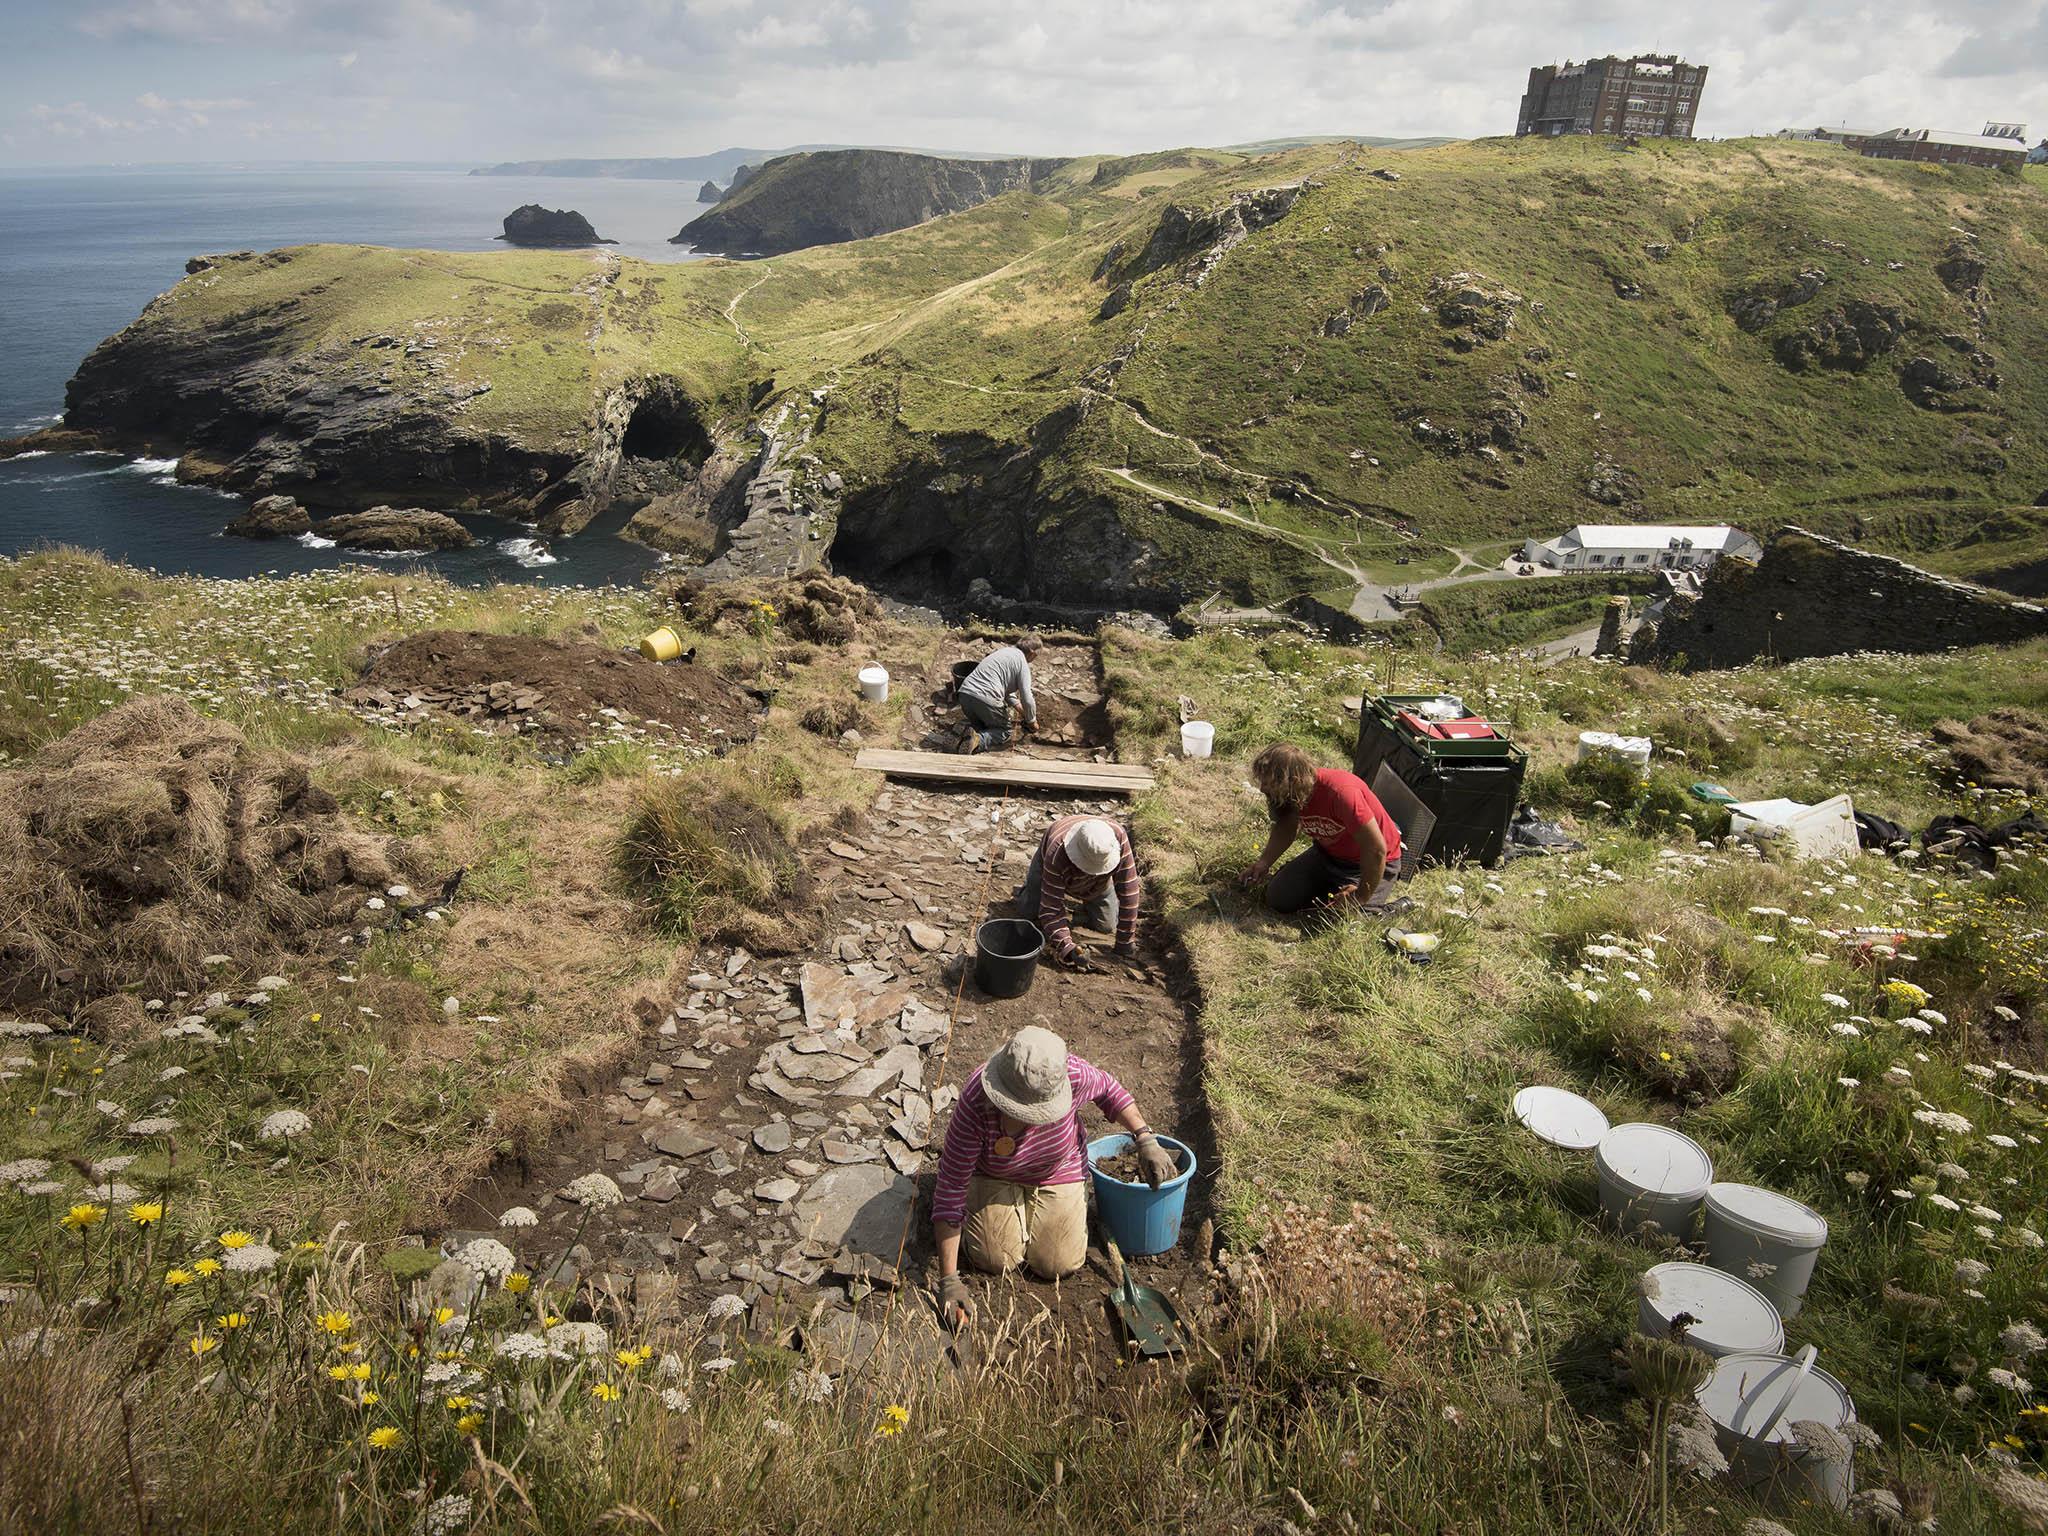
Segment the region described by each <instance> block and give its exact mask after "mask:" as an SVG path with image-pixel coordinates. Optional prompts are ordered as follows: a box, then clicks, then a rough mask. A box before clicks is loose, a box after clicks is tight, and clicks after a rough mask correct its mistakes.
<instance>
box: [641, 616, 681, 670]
mask: <svg viewBox="0 0 2048 1536" xmlns="http://www.w3.org/2000/svg"><path fill="white" fill-rule="evenodd" d="M640 654H641V655H642V656H645V657H646V658H647V659H648V660H649V661H674V660H675V659H676V658H677V657H678V656H680V655H682V654H683V637H682V636H681V635H679V634H677V633H676V632H675V630H673V629H672V628H670V627H669V626H668V625H666V624H664V625H662V626H661V628H659V629H657V630H656V631H655V632H654V633H653V634H651V635H648V636H646V637H645V638H644V639H642V640H641V642H640Z"/></svg>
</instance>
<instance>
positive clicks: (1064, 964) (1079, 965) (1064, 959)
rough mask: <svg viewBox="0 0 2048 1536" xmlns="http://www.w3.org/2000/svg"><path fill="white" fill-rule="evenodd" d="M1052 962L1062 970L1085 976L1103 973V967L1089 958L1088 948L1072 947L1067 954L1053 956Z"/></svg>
mask: <svg viewBox="0 0 2048 1536" xmlns="http://www.w3.org/2000/svg"><path fill="white" fill-rule="evenodd" d="M1052 963H1053V964H1054V965H1057V966H1059V967H1060V968H1061V969H1062V970H1067V971H1073V972H1075V973H1077V974H1079V975H1083V976H1099V975H1101V974H1102V967H1101V966H1099V965H1097V964H1096V963H1095V962H1094V961H1093V960H1091V959H1089V958H1088V953H1087V951H1086V950H1083V949H1079V948H1075V949H1070V950H1068V951H1067V952H1066V953H1065V954H1055V955H1054V956H1053V957H1052Z"/></svg>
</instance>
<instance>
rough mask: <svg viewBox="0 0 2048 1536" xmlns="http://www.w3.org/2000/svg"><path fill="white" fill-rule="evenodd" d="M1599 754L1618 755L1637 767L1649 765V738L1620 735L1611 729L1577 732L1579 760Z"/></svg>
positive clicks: (1605, 755)
mask: <svg viewBox="0 0 2048 1536" xmlns="http://www.w3.org/2000/svg"><path fill="white" fill-rule="evenodd" d="M1596 753H1597V754H1599V755H1601V756H1604V757H1619V758H1623V759H1625V760H1626V761H1628V762H1631V763H1634V764H1635V765H1636V766H1637V767H1638V768H1647V767H1649V766H1650V738H1649V737H1647V736H1620V735H1616V734H1615V733H1614V732H1613V731H1581V732H1579V761H1580V762H1582V763H1583V762H1584V761H1585V760H1586V759H1587V758H1589V757H1592V756H1594V755H1595V754H1596Z"/></svg>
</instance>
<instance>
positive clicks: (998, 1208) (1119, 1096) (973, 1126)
mask: <svg viewBox="0 0 2048 1536" xmlns="http://www.w3.org/2000/svg"><path fill="white" fill-rule="evenodd" d="M1084 1102H1090V1103H1093V1104H1095V1105H1096V1106H1097V1107H1098V1108H1100V1109H1101V1111H1102V1113H1103V1114H1104V1115H1105V1116H1106V1117H1107V1118H1109V1119H1111V1120H1114V1121H1115V1122H1116V1123H1117V1124H1118V1125H1120V1126H1122V1127H1123V1128H1124V1129H1125V1130H1126V1131H1128V1132H1130V1133H1131V1136H1132V1137H1133V1139H1134V1140H1135V1141H1136V1142H1137V1146H1138V1161H1139V1166H1140V1167H1142V1168H1143V1169H1144V1173H1145V1181H1146V1182H1147V1183H1148V1184H1150V1185H1151V1186H1152V1187H1153V1188H1154V1189H1157V1188H1158V1187H1159V1186H1160V1185H1161V1184H1162V1183H1164V1182H1165V1181H1166V1180H1168V1179H1171V1178H1173V1177H1175V1176H1176V1175H1177V1174H1178V1173H1179V1171H1180V1170H1179V1169H1178V1168H1177V1167H1176V1166H1175V1164H1174V1160H1173V1155H1172V1154H1171V1153H1169V1152H1168V1151H1167V1150H1166V1149H1165V1148H1164V1147H1162V1146H1161V1145H1160V1144H1159V1138H1158V1137H1156V1136H1154V1135H1153V1134H1152V1130H1151V1128H1150V1127H1149V1126H1147V1125H1146V1124H1145V1117H1144V1116H1143V1115H1142V1114H1140V1113H1139V1112H1138V1106H1137V1104H1136V1103H1135V1102H1134V1101H1133V1100H1132V1098H1131V1096H1130V1094H1129V1093H1127V1092H1125V1090H1124V1086H1123V1084H1121V1083H1119V1082H1118V1081H1117V1080H1116V1079H1115V1078H1113V1077H1111V1076H1110V1075H1109V1074H1108V1073H1107V1072H1105V1071H1103V1070H1102V1069H1101V1068H1100V1067H1097V1066H1093V1065H1091V1064H1090V1063H1088V1062H1085V1061H1083V1060H1082V1059H1081V1058H1080V1057H1078V1056H1070V1055H1068V1054H1067V1045H1066V1042H1065V1041H1064V1040H1062V1039H1060V1037H1059V1036H1058V1035H1056V1034H1054V1033H1053V1032H1052V1031H1051V1030H1049V1029H1040V1028H1038V1027H1036V1026H1035V1025H1034V1026H1030V1027H1027V1028H1024V1029H1020V1030H1018V1031H1017V1033H1016V1034H1015V1035H1013V1036H1011V1037H1010V1039H1009V1040H1008V1041H1007V1042H1006V1043H1005V1044H1004V1046H1003V1047H1002V1049H1001V1050H999V1051H997V1052H996V1053H995V1055H993V1056H991V1057H990V1058H989V1059H988V1061H987V1062H986V1063H985V1064H983V1065H982V1066H980V1067H978V1068H976V1069H975V1071H974V1073H973V1075H972V1076H970V1077H969V1078H968V1079H967V1082H966V1085H965V1086H964V1087H962V1088H961V1090H960V1101H959V1102H958V1103H957V1104H955V1105H954V1106H953V1118H952V1120H951V1122H950V1123H949V1124H948V1125H947V1127H946V1145H945V1150H944V1152H942V1153H941V1154H940V1157H939V1180H938V1188H937V1189H936V1190H935V1191H934V1192H933V1195H932V1231H933V1233H934V1235H935V1236H936V1237H937V1239H938V1246H939V1311H940V1314H941V1315H942V1316H944V1317H945V1319H946V1320H947V1321H948V1322H949V1323H952V1324H954V1325H955V1326H958V1325H959V1324H961V1323H964V1322H966V1321H968V1320H969V1319H971V1318H972V1317H973V1316H974V1302H973V1300H972V1299H971V1298H970V1297H969V1295H968V1292H967V1282H966V1281H965V1280H963V1279H962V1278H961V1276H960V1257H961V1252H962V1250H963V1249H964V1250H965V1252H966V1256H967V1262H968V1263H969V1264H972V1265H973V1266H974V1267H975V1268H976V1269H980V1270H985V1271H987V1272H988V1273H990V1274H1002V1273H1003V1272H1005V1271H1006V1270H1011V1269H1015V1268H1016V1267H1017V1266H1018V1265H1019V1264H1022V1265H1024V1266H1025V1267H1026V1268H1028V1269H1030V1270H1031V1272H1032V1273H1033V1274H1036V1275H1038V1276H1040V1277H1041V1278H1043V1279H1047V1280H1054V1279H1057V1278H1059V1277H1060V1276H1061V1275H1070V1274H1072V1273H1073V1272H1074V1271H1075V1270H1077V1269H1079V1268H1080V1267H1081V1262H1082V1260H1083V1258H1085V1257H1086V1255H1087V1251H1088V1197H1087V1184H1086V1183H1085V1180H1086V1178H1087V1175H1088V1154H1087V1140H1086V1138H1085V1137H1084V1136H1083V1135H1082V1133H1081V1116H1080V1112H1079V1106H1080V1105H1081V1104H1082V1103H1084Z"/></svg>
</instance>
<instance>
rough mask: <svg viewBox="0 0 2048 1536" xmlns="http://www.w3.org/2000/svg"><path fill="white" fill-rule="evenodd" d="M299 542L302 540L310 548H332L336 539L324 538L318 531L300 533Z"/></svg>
mask: <svg viewBox="0 0 2048 1536" xmlns="http://www.w3.org/2000/svg"><path fill="white" fill-rule="evenodd" d="M299 542H300V543H301V544H303V545H305V546H306V548H308V549H332V548H334V540H332V539H323V538H321V537H320V535H319V534H317V533H302V534H300V535H299Z"/></svg>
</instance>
